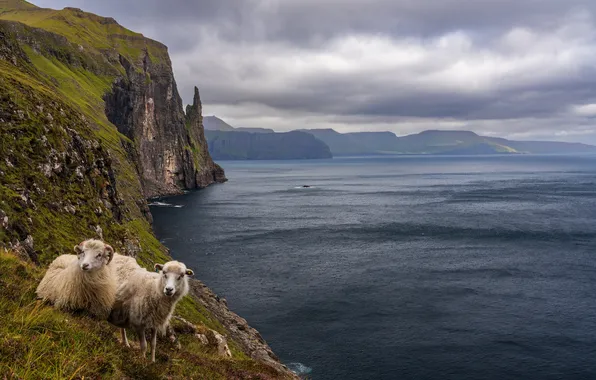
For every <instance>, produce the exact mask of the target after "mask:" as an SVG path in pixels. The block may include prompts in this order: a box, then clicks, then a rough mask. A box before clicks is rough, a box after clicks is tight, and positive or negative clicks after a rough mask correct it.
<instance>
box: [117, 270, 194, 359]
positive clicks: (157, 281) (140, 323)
mask: <svg viewBox="0 0 596 380" xmlns="http://www.w3.org/2000/svg"><path fill="white" fill-rule="evenodd" d="M155 270H156V271H158V273H153V272H149V271H147V270H145V269H144V268H138V269H136V270H133V271H131V272H129V273H128V277H127V279H126V280H125V281H124V282H123V283H122V284H121V285H120V286H119V287H118V290H117V292H116V302H115V303H114V307H113V309H112V312H111V313H110V316H109V318H108V321H109V322H110V323H111V324H113V325H114V326H117V327H120V328H121V333H122V341H123V343H124V344H125V345H126V346H129V344H128V339H127V338H126V331H125V330H124V329H125V328H132V329H134V330H135V332H136V333H137V335H138V336H139V340H140V344H141V355H142V356H143V357H145V353H146V351H147V341H146V338H145V330H151V333H152V335H151V342H150V343H151V361H153V362H155V346H156V344H157V332H158V331H159V332H161V333H162V334H164V333H165V329H166V327H167V326H168V323H169V321H170V318H171V316H172V313H173V312H174V307H175V306H176V303H177V302H178V301H179V300H180V299H182V297H184V296H185V295H186V294H187V293H188V289H189V286H188V277H189V276H192V275H194V273H193V271H192V270H190V269H187V268H186V265H184V264H183V263H181V262H178V261H170V262H167V263H166V264H163V265H162V264H155Z"/></svg>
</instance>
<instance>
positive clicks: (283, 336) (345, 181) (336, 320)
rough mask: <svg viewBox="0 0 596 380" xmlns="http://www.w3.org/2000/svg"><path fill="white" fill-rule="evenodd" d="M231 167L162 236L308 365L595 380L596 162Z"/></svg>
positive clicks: (334, 372)
mask: <svg viewBox="0 0 596 380" xmlns="http://www.w3.org/2000/svg"><path fill="white" fill-rule="evenodd" d="M221 164H222V166H223V167H224V168H225V170H226V174H227V176H228V178H229V179H230V181H229V182H227V183H225V184H222V185H216V186H212V187H209V188H207V189H205V190H201V191H197V192H192V193H189V194H186V195H183V196H180V197H173V198H165V199H160V200H159V201H160V202H161V203H157V205H156V206H152V212H153V216H154V219H155V231H156V233H157V235H158V237H159V238H160V239H161V240H162V242H164V244H165V245H167V246H168V247H169V248H170V249H171V251H172V254H173V256H174V257H175V258H177V259H179V260H182V261H184V262H186V263H187V265H188V266H189V267H191V268H192V269H194V271H195V273H196V277H197V278H199V279H201V280H202V281H203V282H205V283H206V284H207V285H208V286H210V287H211V288H212V289H213V290H214V291H215V292H216V293H218V294H219V295H220V296H221V297H225V298H226V299H227V301H228V305H229V306H230V308H231V309H232V310H234V311H235V312H237V313H239V314H240V315H242V316H243V317H245V318H246V319H247V320H248V322H249V323H250V324H251V325H252V326H254V327H255V328H257V329H258V330H259V331H260V332H261V333H262V335H263V337H264V338H265V339H266V340H267V342H268V343H269V344H270V345H271V347H272V348H273V350H274V351H275V352H276V353H277V354H278V355H279V356H280V358H281V359H282V361H283V362H284V363H286V364H287V365H289V366H290V367H291V368H293V369H295V370H296V371H299V372H301V373H302V374H306V375H307V376H309V377H310V378H312V379H346V380H348V379H367V380H368V379H540V380H545V379H596V156H491V157H436V156H435V157H426V156H425V157H422V156H407V157H371V158H339V159H333V160H323V161H289V162H288V161H286V162H278V161H261V162H255V161H253V162H225V161H224V162H221ZM303 185H309V186H311V187H310V188H303V187H301V186H303Z"/></svg>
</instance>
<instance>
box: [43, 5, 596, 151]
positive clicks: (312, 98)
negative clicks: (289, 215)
mask: <svg viewBox="0 0 596 380" xmlns="http://www.w3.org/2000/svg"><path fill="white" fill-rule="evenodd" d="M37 4H38V5H40V6H46V7H52V8H61V7H63V6H77V7H80V8H83V9H85V10H88V11H91V12H94V13H98V14H101V15H105V16H112V17H114V18H116V19H117V20H118V21H119V22H120V23H122V24H123V25H125V26H127V27H129V28H131V29H134V30H137V31H140V32H142V33H144V34H145V35H147V36H149V37H152V38H155V39H157V40H160V41H162V42H164V43H165V44H166V45H168V46H169V48H170V53H171V55H172V60H173V63H174V68H175V74H176V78H177V81H178V84H179V87H180V90H181V93H182V94H183V96H184V97H185V100H186V101H187V102H188V101H190V99H189V97H190V96H191V95H192V86H194V85H195V84H196V85H199V87H200V89H201V96H202V99H203V100H204V102H205V103H206V104H205V110H206V112H207V113H215V114H217V115H218V116H220V117H222V118H224V119H226V120H227V121H229V122H230V123H232V124H235V125H238V126H251V127H256V126H258V127H268V128H274V129H277V130H287V129H293V128H302V127H308V128H317V127H321V128H323V127H326V128H328V127H331V128H335V129H337V130H339V131H355V130H391V131H394V132H396V133H398V134H405V133H412V132H417V131H420V130H422V129H428V128H437V129H472V130H475V131H477V132H480V133H486V134H491V135H501V136H505V137H514V138H528V139H530V138H546V139H558V140H569V141H584V142H585V141H588V142H592V143H596V131H595V130H594V124H593V123H594V119H595V118H596V24H595V20H594V17H595V16H596V2H594V1H588V0H571V1H561V0H484V1H480V0H440V1H439V0H437V1H417V0H244V1H243V0H218V1H211V0H198V1H197V0H195V1H192V0H170V1H158V0H119V1H116V0H103V1H101V2H96V1H91V0H80V1H78V2H74V1H70V2H68V1H64V0H39V1H37Z"/></svg>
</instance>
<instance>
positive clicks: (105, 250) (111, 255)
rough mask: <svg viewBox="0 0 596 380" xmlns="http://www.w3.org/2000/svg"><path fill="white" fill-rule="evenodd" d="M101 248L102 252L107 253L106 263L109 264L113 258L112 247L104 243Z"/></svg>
mask: <svg viewBox="0 0 596 380" xmlns="http://www.w3.org/2000/svg"><path fill="white" fill-rule="evenodd" d="M103 250H104V252H106V253H107V254H108V264H109V263H110V261H112V259H113V258H114V248H112V246H111V245H107V244H106V246H105V248H104V249H103Z"/></svg>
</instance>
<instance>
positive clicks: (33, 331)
mask: <svg viewBox="0 0 596 380" xmlns="http://www.w3.org/2000/svg"><path fill="white" fill-rule="evenodd" d="M0 273H2V276H0V288H1V289H2V296H1V297H0V375H3V376H6V378H8V379H10V378H16V379H73V378H97V379H99V378H102V379H105V378H118V379H120V378H123V377H127V378H133V379H141V378H150V379H157V378H167V377H169V378H171V377H174V378H195V379H233V378H261V379H271V378H275V372H273V370H272V369H270V368H268V367H265V366H263V365H259V364H257V363H255V362H254V361H252V360H243V359H234V360H230V359H221V358H218V357H217V356H216V355H215V354H214V352H213V349H212V348H209V347H203V346H201V345H199V344H197V343H196V340H195V339H194V338H193V337H190V336H182V337H181V343H182V349H181V350H177V349H176V347H175V346H174V345H173V344H172V343H169V342H168V341H165V340H164V341H159V342H158V350H157V354H158V355H157V363H155V364H151V363H150V362H148V361H146V360H143V359H141V358H140V356H139V355H138V351H137V349H138V347H135V345H134V344H133V348H131V349H126V348H124V347H122V346H121V345H120V344H119V343H118V341H117V339H116V336H115V333H114V331H115V329H114V328H113V327H111V326H109V325H108V324H107V323H106V322H98V321H95V320H92V319H89V318H88V317H86V316H84V315H72V314H66V313H62V312H60V311H57V310H56V309H54V308H52V307H50V306H47V305H44V304H43V303H41V302H39V301H36V300H35V288H36V286H37V284H38V282H39V280H40V279H41V277H42V276H43V270H42V269H40V268H39V267H37V266H35V265H33V264H30V263H26V262H23V261H22V260H21V259H19V258H17V257H16V256H15V255H14V254H12V253H10V252H7V251H4V250H0Z"/></svg>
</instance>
